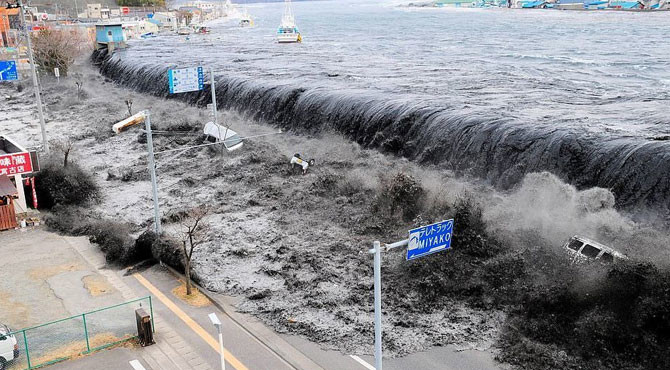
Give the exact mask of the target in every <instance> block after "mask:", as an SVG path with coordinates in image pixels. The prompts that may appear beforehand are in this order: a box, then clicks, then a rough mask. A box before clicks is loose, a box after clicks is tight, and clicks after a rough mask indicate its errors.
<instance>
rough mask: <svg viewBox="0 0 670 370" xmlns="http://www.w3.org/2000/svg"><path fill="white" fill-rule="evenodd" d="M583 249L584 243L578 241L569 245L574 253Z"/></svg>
mask: <svg viewBox="0 0 670 370" xmlns="http://www.w3.org/2000/svg"><path fill="white" fill-rule="evenodd" d="M581 247H582V242H580V241H579V240H576V239H572V240H570V243H568V248H570V249H572V250H573V251H578V250H579V248H581Z"/></svg>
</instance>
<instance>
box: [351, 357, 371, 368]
mask: <svg viewBox="0 0 670 370" xmlns="http://www.w3.org/2000/svg"><path fill="white" fill-rule="evenodd" d="M349 357H351V358H353V359H354V361H356V362H358V363H359V364H361V365H363V366H365V368H366V369H368V370H375V367H374V366H372V365H370V364H368V363H367V362H365V360H363V359H362V358H360V357H358V356H356V355H349Z"/></svg>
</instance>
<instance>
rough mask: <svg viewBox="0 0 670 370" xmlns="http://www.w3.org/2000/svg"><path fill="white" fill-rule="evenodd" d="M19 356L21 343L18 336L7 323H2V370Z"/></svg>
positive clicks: (0, 354) (0, 348) (0, 336)
mask: <svg viewBox="0 0 670 370" xmlns="http://www.w3.org/2000/svg"><path fill="white" fill-rule="evenodd" d="M18 357H19V345H18V344H17V343H16V337H15V336H14V334H12V331H11V329H9V327H8V326H7V325H4V324H0V370H5V369H6V368H7V366H8V365H9V364H10V363H11V362H12V361H14V360H16V358H18Z"/></svg>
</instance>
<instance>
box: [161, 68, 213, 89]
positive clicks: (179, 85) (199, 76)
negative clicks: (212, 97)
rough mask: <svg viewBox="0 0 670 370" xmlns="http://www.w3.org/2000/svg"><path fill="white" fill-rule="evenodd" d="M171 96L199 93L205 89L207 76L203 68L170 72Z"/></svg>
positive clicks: (172, 70) (171, 70)
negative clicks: (191, 92) (190, 92)
mask: <svg viewBox="0 0 670 370" xmlns="http://www.w3.org/2000/svg"><path fill="white" fill-rule="evenodd" d="M168 84H169V86H170V94H177V93H183V92H189V91H199V90H202V89H203V88H204V87H205V74H204V72H203V70H202V67H193V68H181V69H170V70H168Z"/></svg>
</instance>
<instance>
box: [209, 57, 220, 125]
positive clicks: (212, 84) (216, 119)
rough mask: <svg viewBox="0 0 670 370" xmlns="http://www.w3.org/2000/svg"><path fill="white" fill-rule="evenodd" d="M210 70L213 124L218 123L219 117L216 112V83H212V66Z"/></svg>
mask: <svg viewBox="0 0 670 370" xmlns="http://www.w3.org/2000/svg"><path fill="white" fill-rule="evenodd" d="M210 72H211V81H212V83H211V88H212V109H214V124H215V125H218V124H219V117H218V115H217V112H216V83H214V68H212V69H211V70H210Z"/></svg>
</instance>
